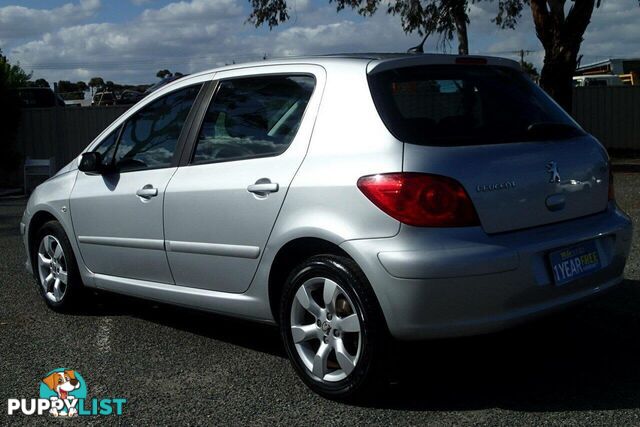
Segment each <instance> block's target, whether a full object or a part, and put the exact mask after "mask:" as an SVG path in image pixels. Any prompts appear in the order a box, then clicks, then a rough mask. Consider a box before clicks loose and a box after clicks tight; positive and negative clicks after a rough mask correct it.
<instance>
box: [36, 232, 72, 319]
mask: <svg viewBox="0 0 640 427" xmlns="http://www.w3.org/2000/svg"><path fill="white" fill-rule="evenodd" d="M31 260H32V265H33V271H34V275H35V279H36V284H37V286H38V290H39V291H40V295H41V296H42V298H43V299H44V301H45V303H46V304H47V305H48V306H49V307H50V308H52V309H53V310H56V311H61V312H64V311H71V310H72V309H74V308H77V307H78V305H79V303H80V300H81V299H82V298H81V297H82V293H83V291H84V287H83V284H82V279H81V277H80V273H79V271H78V265H77V263H76V258H75V255H74V253H73V249H72V248H71V243H70V242H69V238H68V237H67V234H66V233H65V231H64V228H62V225H61V224H60V223H59V222H58V221H49V222H47V223H45V224H44V225H43V226H42V227H40V229H39V230H38V231H37V234H36V240H35V244H34V245H33V248H32V254H31Z"/></svg>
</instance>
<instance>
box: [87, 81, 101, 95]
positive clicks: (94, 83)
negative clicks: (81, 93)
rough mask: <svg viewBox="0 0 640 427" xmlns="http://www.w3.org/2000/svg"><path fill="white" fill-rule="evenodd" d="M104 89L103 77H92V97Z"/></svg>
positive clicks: (90, 83)
mask: <svg viewBox="0 0 640 427" xmlns="http://www.w3.org/2000/svg"><path fill="white" fill-rule="evenodd" d="M103 87H104V79H103V78H102V77H91V80H89V88H91V96H93V94H94V93H95V92H96V91H99V90H101V89H102V88H103Z"/></svg>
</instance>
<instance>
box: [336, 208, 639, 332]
mask: <svg viewBox="0 0 640 427" xmlns="http://www.w3.org/2000/svg"><path fill="white" fill-rule="evenodd" d="M631 234H632V225H631V221H630V220H629V218H628V217H627V216H626V215H625V214H624V213H623V212H622V211H620V210H619V209H617V208H616V207H615V206H614V205H613V204H611V205H610V206H609V208H608V210H607V211H605V212H603V213H601V214H598V215H593V216H590V217H586V218H580V219H576V220H572V221H568V222H563V223H559V224H552V225H548V226H542V227H536V228H533V229H528V230H522V231H517V232H511V233H503V234H499V235H491V236H490V235H487V234H486V233H484V231H483V230H482V229H481V228H479V227H478V228H468V229H425V228H414V227H407V226H403V227H401V231H400V233H399V234H398V235H397V236H395V237H393V238H390V239H371V240H352V241H347V242H345V243H343V244H342V248H343V249H344V250H345V251H346V252H347V253H349V254H350V255H351V256H353V258H354V259H355V260H356V262H358V264H359V265H360V266H361V267H362V269H363V270H364V272H365V274H366V275H367V277H368V279H369V281H370V282H371V285H372V287H373V289H374V291H375V293H376V295H377V297H378V301H379V302H380V306H381V308H382V310H383V313H384V315H385V318H386V321H387V325H388V327H389V330H390V332H391V334H392V335H393V336H395V337H396V338H399V339H407V340H412V339H424V338H433V337H448V336H460V335H473V334H479V333H485V332H490V331H494V330H499V329H503V328H506V327H509V326H512V325H514V324H517V323H519V322H522V321H525V320H527V319H529V318H531V317H535V316H537V315H541V314H543V313H545V312H548V311H551V310H554V309H559V308H561V307H563V306H565V305H567V304H570V303H572V302H576V301H579V300H582V299H584V298H587V297H589V296H592V295H595V294H598V293H600V292H602V291H604V290H606V289H609V288H611V287H613V286H615V285H616V284H618V283H620V282H621V281H622V280H623V271H624V266H625V263H626V259H627V256H628V254H629V248H630V245H631ZM591 239H595V241H596V245H597V248H598V251H599V253H600V258H601V263H602V269H601V270H600V271H598V272H596V273H594V274H591V275H589V276H587V277H583V278H580V279H577V280H575V281H573V282H570V283H568V284H566V285H563V286H556V285H555V284H554V283H553V276H552V274H551V268H550V266H549V263H548V260H547V258H548V253H549V252H550V251H552V250H556V249H559V248H562V247H565V246H570V245H572V244H575V243H578V242H581V241H586V240H591Z"/></svg>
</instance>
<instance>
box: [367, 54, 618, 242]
mask: <svg viewBox="0 0 640 427" xmlns="http://www.w3.org/2000/svg"><path fill="white" fill-rule="evenodd" d="M370 83H371V88H372V95H373V97H374V100H375V102H376V106H377V108H378V111H379V112H380V114H381V117H382V118H383V121H384V122H385V124H386V125H387V127H388V128H389V129H390V131H391V132H392V133H394V135H395V136H396V137H397V138H398V139H400V140H401V141H403V142H405V143H406V144H405V152H404V166H403V169H404V171H407V172H426V173H433V174H439V175H444V176H448V177H451V178H455V179H456V180H458V181H459V182H460V183H461V184H462V185H463V186H464V187H465V189H466V191H467V193H468V194H469V196H470V197H471V199H472V200H473V203H474V205H475V207H476V210H477V212H478V216H479V218H480V221H481V224H482V227H483V228H484V230H485V231H486V232H488V233H499V232H504V231H509V230H516V229H521V228H527V227H533V226H538V225H543V224H548V223H553V222H559V221H564V220H568V219H572V218H577V217H580V216H585V215H590V214H593V213H597V212H601V211H603V210H604V209H606V206H607V202H608V197H607V194H608V181H609V177H608V165H607V161H608V156H607V154H606V152H605V150H604V149H603V147H602V146H601V145H600V144H599V143H598V142H597V141H596V140H595V139H594V138H593V137H591V136H590V135H587V134H586V133H585V132H584V131H583V130H582V129H580V127H579V126H578V125H577V124H576V123H575V122H574V121H573V120H572V119H571V118H570V117H569V116H568V115H567V114H566V113H565V112H564V111H562V110H561V109H560V107H558V106H557V105H556V104H555V103H554V102H553V101H552V100H551V99H550V98H549V97H548V96H547V95H546V94H544V93H543V92H542V90H541V89H539V88H538V87H537V86H536V85H534V84H533V83H531V82H530V81H529V80H528V79H527V78H526V77H524V76H523V75H522V73H521V72H520V71H518V70H516V69H514V68H511V67H503V66H490V65H423V66H412V67H405V68H399V69H391V70H386V71H383V72H381V73H377V74H374V75H371V76H370Z"/></svg>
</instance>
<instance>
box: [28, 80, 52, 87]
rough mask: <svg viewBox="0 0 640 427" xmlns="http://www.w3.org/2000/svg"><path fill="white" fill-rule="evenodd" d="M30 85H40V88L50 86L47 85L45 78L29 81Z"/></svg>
mask: <svg viewBox="0 0 640 427" xmlns="http://www.w3.org/2000/svg"><path fill="white" fill-rule="evenodd" d="M29 86H30V87H42V88H51V86H49V82H48V81H46V80H45V79H37V80H36V81H35V82H29Z"/></svg>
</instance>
